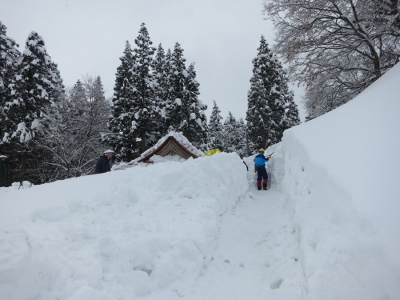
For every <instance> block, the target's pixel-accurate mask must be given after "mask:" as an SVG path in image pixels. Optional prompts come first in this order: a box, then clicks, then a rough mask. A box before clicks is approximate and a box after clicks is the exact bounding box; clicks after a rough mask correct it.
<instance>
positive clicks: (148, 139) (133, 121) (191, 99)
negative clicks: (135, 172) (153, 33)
mask: <svg viewBox="0 0 400 300" xmlns="http://www.w3.org/2000/svg"><path fill="white" fill-rule="evenodd" d="M135 44H136V47H135V48H134V49H131V47H130V45H129V43H128V42H127V44H126V47H125V51H124V55H123V57H122V58H121V59H120V60H121V65H120V67H119V68H118V70H117V74H116V83H115V88H114V98H113V106H112V116H111V117H110V119H109V122H108V124H109V129H110V130H111V133H109V134H107V135H105V136H104V141H105V142H106V143H107V144H109V145H111V146H112V147H113V148H114V149H115V151H116V158H117V160H119V161H129V160H132V159H133V158H135V157H137V156H139V155H140V153H142V152H144V151H145V150H146V149H148V148H149V147H151V146H152V145H153V144H154V143H155V142H156V141H157V140H158V138H160V137H161V136H162V135H164V134H166V133H167V132H168V128H169V127H170V126H172V127H173V128H174V129H175V130H180V131H183V133H184V135H185V136H186V137H187V138H188V139H189V140H190V141H191V142H192V143H193V144H194V145H195V146H196V147H199V148H205V145H206V140H207V124H206V116H205V113H204V111H205V110H206V109H207V106H206V105H203V104H202V103H201V101H200V100H199V99H198V96H199V93H200V92H199V83H198V82H197V81H196V72H195V70H194V64H192V65H190V66H189V67H188V68H186V65H185V61H186V60H185V58H184V57H183V49H182V48H181V46H180V45H179V44H178V43H176V44H175V48H174V51H173V52H171V51H170V50H169V49H168V51H167V53H166V54H165V51H164V49H163V47H162V45H161V44H160V45H159V46H158V48H157V51H155V50H156V49H155V48H153V47H151V45H152V42H151V40H150V36H149V33H148V31H147V29H146V27H145V24H142V25H141V28H140V31H139V36H138V37H137V39H136V40H135Z"/></svg>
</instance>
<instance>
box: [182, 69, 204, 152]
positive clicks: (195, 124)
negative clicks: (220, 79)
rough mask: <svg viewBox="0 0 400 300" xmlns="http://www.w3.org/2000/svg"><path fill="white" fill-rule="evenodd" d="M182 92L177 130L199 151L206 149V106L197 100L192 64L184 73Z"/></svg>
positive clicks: (194, 72) (197, 84)
mask: <svg viewBox="0 0 400 300" xmlns="http://www.w3.org/2000/svg"><path fill="white" fill-rule="evenodd" d="M184 76H185V81H184V91H183V98H182V105H181V119H182V123H181V124H180V126H179V129H180V130H182V132H183V135H184V136H186V137H187V139H188V140H189V141H190V142H191V143H193V145H195V146H196V147H198V148H200V149H204V150H205V149H206V148H207V145H206V144H207V130H208V128H207V117H206V115H205V110H206V109H207V105H204V104H202V103H201V101H200V100H199V99H198V96H199V95H200V91H199V86H200V84H199V83H198V82H197V81H196V71H195V70H194V64H191V65H190V66H189V68H188V69H187V71H186V72H184Z"/></svg>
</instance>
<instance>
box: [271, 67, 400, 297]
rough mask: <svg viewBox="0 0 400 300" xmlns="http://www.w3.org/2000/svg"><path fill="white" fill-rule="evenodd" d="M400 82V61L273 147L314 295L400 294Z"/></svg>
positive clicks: (275, 174) (276, 173)
mask: <svg viewBox="0 0 400 300" xmlns="http://www.w3.org/2000/svg"><path fill="white" fill-rule="evenodd" d="M399 80H400V64H399V65H397V66H396V67H394V68H393V69H392V70H390V71H389V72H388V73H387V74H385V75H384V76H383V77H382V78H381V79H379V80H378V81H377V82H376V83H374V84H373V85H371V86H370V87H369V88H368V89H366V90H365V91H364V92H363V93H362V94H360V95H359V96H358V97H356V98H355V99H354V100H353V101H351V102H350V103H348V104H346V105H344V106H342V107H340V108H338V109H336V110H334V111H332V112H330V113H328V114H326V115H324V116H322V117H320V118H318V119H315V120H313V121H310V122H308V123H305V124H303V125H301V126H297V127H295V128H293V129H290V130H288V131H286V132H285V134H284V138H283V141H282V143H281V144H279V145H277V146H275V149H273V150H275V151H276V152H275V154H274V161H273V162H272V163H271V164H270V168H271V170H272V174H273V178H272V179H273V181H274V182H275V183H276V184H278V185H280V186H281V190H282V191H283V192H284V193H285V195H286V199H287V207H288V209H289V210H290V211H291V215H292V220H293V222H294V226H295V228H296V231H297V234H298V240H299V243H300V249H301V252H302V259H301V260H302V264H303V268H304V273H305V276H306V280H307V283H308V290H309V297H310V299H315V300H317V299H324V300H330V299H332V300H333V299H352V300H365V299H371V300H372V299H399V297H400V284H399V282H400V256H399V251H400V218H399V216H398V214H399V212H400V201H399V199H400V189H399V188H398V180H399V179H400V159H399V157H400V156H399V152H400V141H399V139H398V137H397V134H398V133H397V130H398V129H399V128H400V119H399V117H398V112H399V111H400V101H399V97H398V91H397V89H398V82H399ZM391 128H393V129H394V130H395V131H393V129H391ZM394 132H396V133H394Z"/></svg>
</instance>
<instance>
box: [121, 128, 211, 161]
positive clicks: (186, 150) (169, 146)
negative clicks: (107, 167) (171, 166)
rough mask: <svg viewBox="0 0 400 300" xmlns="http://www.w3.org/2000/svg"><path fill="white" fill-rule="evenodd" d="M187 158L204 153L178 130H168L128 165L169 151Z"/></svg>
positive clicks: (166, 153)
mask: <svg viewBox="0 0 400 300" xmlns="http://www.w3.org/2000/svg"><path fill="white" fill-rule="evenodd" d="M171 150H172V151H173V152H175V154H177V155H179V156H181V157H183V158H185V159H187V158H189V157H193V158H197V157H200V156H203V155H204V153H203V152H202V151H200V150H199V149H197V148H196V147H195V146H194V145H193V144H192V143H191V142H189V140H188V139H187V138H186V137H185V136H184V135H183V134H182V133H180V132H176V131H170V132H169V133H168V134H167V135H165V136H164V137H162V138H161V139H160V140H159V141H158V142H157V143H156V144H155V145H154V146H153V147H151V148H150V149H148V150H146V151H145V152H143V153H142V155H141V156H140V157H138V158H136V159H135V160H133V161H131V162H130V163H129V165H135V164H137V163H140V162H146V161H148V160H149V159H150V158H151V157H152V156H153V155H160V156H166V155H168V154H169V153H170V151H171Z"/></svg>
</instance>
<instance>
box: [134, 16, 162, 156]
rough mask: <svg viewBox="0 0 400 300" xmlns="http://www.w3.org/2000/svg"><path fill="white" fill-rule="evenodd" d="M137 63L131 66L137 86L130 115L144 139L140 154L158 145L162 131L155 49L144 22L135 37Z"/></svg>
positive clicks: (135, 127) (138, 134) (135, 130)
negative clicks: (155, 76)
mask: <svg viewBox="0 0 400 300" xmlns="http://www.w3.org/2000/svg"><path fill="white" fill-rule="evenodd" d="M135 44H136V48H134V49H133V52H134V58H135V59H134V61H135V62H134V65H133V68H132V69H131V73H132V74H131V75H132V82H133V89H132V92H133V94H132V97H131V106H130V110H129V112H130V115H132V116H133V117H134V119H132V132H133V134H134V135H136V137H137V138H138V140H140V153H143V152H144V151H146V149H148V148H149V147H151V146H152V145H154V143H155V142H156V141H157V137H158V136H159V133H158V132H157V131H156V130H157V128H156V127H157V124H156V121H157V120H158V119H159V103H158V102H157V99H156V97H155V93H154V75H153V73H152V67H153V55H154V52H155V50H156V49H155V48H154V47H151V45H152V44H153V43H152V41H151V40H150V36H149V33H148V32H147V29H146V26H145V24H144V23H143V24H142V25H141V28H140V31H139V36H138V37H137V38H136V39H135Z"/></svg>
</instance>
